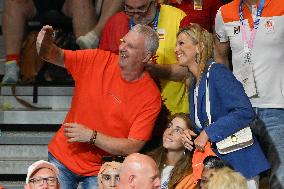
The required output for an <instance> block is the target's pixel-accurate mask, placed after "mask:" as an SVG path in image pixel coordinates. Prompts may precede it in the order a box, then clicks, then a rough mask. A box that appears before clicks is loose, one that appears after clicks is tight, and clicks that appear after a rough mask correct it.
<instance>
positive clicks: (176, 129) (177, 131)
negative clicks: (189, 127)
mask: <svg viewBox="0 0 284 189" xmlns="http://www.w3.org/2000/svg"><path fill="white" fill-rule="evenodd" d="M167 129H171V130H173V131H174V132H175V133H176V134H178V135H181V134H183V132H184V129H183V128H181V127H179V126H175V127H174V125H173V124H172V123H169V124H168V127H167Z"/></svg>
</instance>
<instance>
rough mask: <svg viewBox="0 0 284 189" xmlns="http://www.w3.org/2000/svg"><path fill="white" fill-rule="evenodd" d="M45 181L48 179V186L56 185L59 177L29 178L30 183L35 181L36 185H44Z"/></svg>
mask: <svg viewBox="0 0 284 189" xmlns="http://www.w3.org/2000/svg"><path fill="white" fill-rule="evenodd" d="M44 181H46V183H47V185H48V186H56V184H57V183H58V179H57V178H56V177H46V178H41V177H39V178H32V179H30V180H29V182H30V183H33V184H34V185H35V186H37V187H40V186H43V183H44Z"/></svg>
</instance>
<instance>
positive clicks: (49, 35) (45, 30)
mask: <svg viewBox="0 0 284 189" xmlns="http://www.w3.org/2000/svg"><path fill="white" fill-rule="evenodd" d="M45 35H46V36H45ZM44 38H46V39H45V40H44V41H43V39H44ZM43 42H51V43H53V28H52V26H49V25H46V26H43V27H42V29H41V30H40V32H39V33H38V35H37V39H36V50H37V53H38V54H40V51H41V47H42V43H43Z"/></svg>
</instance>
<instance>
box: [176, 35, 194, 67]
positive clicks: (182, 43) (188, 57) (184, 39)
mask: <svg viewBox="0 0 284 189" xmlns="http://www.w3.org/2000/svg"><path fill="white" fill-rule="evenodd" d="M197 49H198V45H197V44H194V43H193V41H192V39H191V38H190V37H189V35H188V34H186V33H185V32H181V33H180V34H179V35H178V37H177V42H176V48H175V53H176V57H177V60H178V62H179V63H180V64H181V65H184V66H186V65H188V64H190V63H191V62H194V61H195V56H196V54H197Z"/></svg>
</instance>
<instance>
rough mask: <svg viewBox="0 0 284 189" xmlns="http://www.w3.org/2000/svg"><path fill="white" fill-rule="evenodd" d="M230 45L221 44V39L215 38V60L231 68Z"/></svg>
mask: <svg viewBox="0 0 284 189" xmlns="http://www.w3.org/2000/svg"><path fill="white" fill-rule="evenodd" d="M229 48H230V43H229V42H223V43H222V42H220V41H219V39H218V38H217V37H216V36H215V43H214V59H215V61H216V62H217V63H222V64H225V65H226V66H227V67H228V68H229V58H228V53H229Z"/></svg>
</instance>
